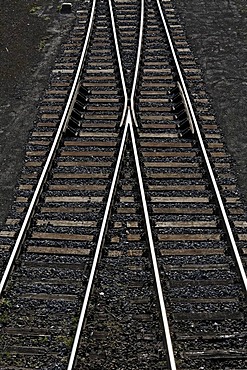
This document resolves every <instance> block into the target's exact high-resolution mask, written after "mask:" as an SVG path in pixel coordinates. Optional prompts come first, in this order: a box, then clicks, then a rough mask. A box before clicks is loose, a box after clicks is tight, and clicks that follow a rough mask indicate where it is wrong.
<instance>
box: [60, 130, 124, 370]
mask: <svg viewBox="0 0 247 370" xmlns="http://www.w3.org/2000/svg"><path fill="white" fill-rule="evenodd" d="M127 133H128V126H127V125H125V127H124V131H123V136H122V141H121V145H120V149H119V153H118V158H117V162H116V167H115V170H114V175H113V179H112V183H111V188H110V191H109V195H108V200H107V204H106V208H105V213H104V217H103V221H102V224H101V229H100V233H99V238H98V241H97V246H96V250H95V254H94V259H93V264H92V268H91V272H90V276H89V279H88V283H87V289H86V293H85V296H84V301H83V305H82V308H81V312H80V318H79V321H78V325H77V328H76V334H75V337H74V341H73V345H72V350H71V355H70V359H69V364H68V367H67V370H72V369H73V366H74V364H75V361H76V354H77V350H78V346H79V342H80V337H81V332H82V329H83V325H84V322H85V317H86V311H87V307H88V302H89V298H90V295H91V291H92V288H93V282H94V278H95V274H96V269H97V265H98V262H99V259H100V255H101V251H102V247H103V243H104V239H105V234H106V231H107V227H108V221H109V217H110V211H111V206H112V202H113V198H114V195H115V191H116V187H117V183H118V178H119V173H120V168H121V163H122V159H123V155H124V149H125V145H126V141H127Z"/></svg>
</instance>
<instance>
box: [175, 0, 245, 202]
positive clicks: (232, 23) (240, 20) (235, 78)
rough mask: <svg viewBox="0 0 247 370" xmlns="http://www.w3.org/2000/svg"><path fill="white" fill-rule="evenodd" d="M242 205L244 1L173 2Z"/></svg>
mask: <svg viewBox="0 0 247 370" xmlns="http://www.w3.org/2000/svg"><path fill="white" fill-rule="evenodd" d="M174 1H175V3H176V6H177V9H178V11H179V13H180V15H181V19H182V20H183V22H184V25H185V28H186V32H187V36H188V39H189V42H190V45H191V47H192V49H193V52H194V55H195V56H196V57H197V58H198V62H199V64H200V66H201V67H202V68H203V70H204V78H205V81H206V84H207V89H208V92H209V94H210V95H211V98H212V99H213V106H214V109H215V111H216V114H217V117H218V123H219V124H220V127H221V128H222V131H223V133H224V137H225V142H226V144H227V147H228V149H229V151H230V153H231V154H232V156H233V158H234V160H235V163H236V164H235V169H236V174H237V177H238V182H239V185H240V188H241V192H242V195H243V197H244V199H245V203H246V202H247V181H246V178H247V132H246V130H247V58H246V56H247V27H246V25H247V2H246V0H189V1H187V0H174Z"/></svg>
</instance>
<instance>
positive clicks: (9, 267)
mask: <svg viewBox="0 0 247 370" xmlns="http://www.w3.org/2000/svg"><path fill="white" fill-rule="evenodd" d="M96 1H97V0H93V3H92V9H91V15H90V20H89V25H88V30H87V34H86V38H85V42H84V46H83V49H82V52H81V56H80V60H79V64H78V67H77V71H76V75H75V79H74V82H73V85H72V88H71V91H70V94H69V97H68V101H67V103H66V107H65V109H64V113H63V115H62V118H61V121H60V123H59V126H58V129H57V132H56V135H55V138H54V141H53V144H52V146H51V149H50V152H49V154H48V157H47V159H46V162H45V165H44V168H43V170H42V172H41V175H40V178H39V180H38V183H37V185H36V188H35V191H34V194H33V196H32V199H31V202H30V205H29V207H28V210H27V213H26V215H25V218H24V220H23V223H22V226H21V229H20V231H19V233H18V236H17V239H16V242H15V245H14V247H13V250H12V252H11V255H10V258H9V261H8V264H7V266H6V268H5V270H4V273H3V276H2V278H1V282H0V297H1V295H2V293H3V290H4V287H5V285H6V283H7V281H8V278H9V274H10V272H11V270H12V268H13V265H14V262H15V260H16V257H17V256H18V254H19V252H20V250H21V246H22V244H23V242H24V240H25V236H26V233H27V230H28V228H29V225H30V222H31V219H32V217H33V214H34V210H35V207H36V205H37V203H38V201H39V197H40V194H41V192H42V189H43V186H44V183H45V181H46V179H47V176H48V173H49V171H50V168H51V165H52V162H53V160H54V157H55V155H56V151H57V149H58V146H59V143H60V140H61V137H62V134H63V132H64V130H65V128H66V125H67V122H68V118H69V114H70V113H71V110H72V108H73V103H74V100H75V98H76V93H77V91H78V88H79V82H80V77H81V73H82V67H83V64H84V61H85V56H86V52H87V48H88V44H89V39H90V36H91V32H92V25H93V20H94V15H95V6H96Z"/></svg>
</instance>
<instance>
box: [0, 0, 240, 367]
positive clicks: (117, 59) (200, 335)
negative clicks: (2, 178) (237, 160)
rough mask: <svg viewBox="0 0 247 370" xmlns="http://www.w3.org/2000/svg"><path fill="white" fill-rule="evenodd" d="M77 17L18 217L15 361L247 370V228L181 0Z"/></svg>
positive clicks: (121, 3) (4, 344) (3, 360)
mask: <svg viewBox="0 0 247 370" xmlns="http://www.w3.org/2000/svg"><path fill="white" fill-rule="evenodd" d="M77 17H78V21H77V24H76V25H75V27H74V29H73V31H72V34H71V39H70V40H69V41H68V43H66V44H65V49H64V54H63V55H62V57H61V58H60V60H59V61H57V62H56V68H55V69H54V71H53V76H52V78H51V84H50V86H49V88H48V89H47V91H46V93H45V98H44V101H43V102H42V104H41V107H40V117H39V120H38V123H37V126H36V127H35V128H34V131H33V132H32V134H31V138H30V141H29V143H28V149H27V157H26V162H25V166H24V168H23V172H22V174H21V177H20V183H19V185H18V186H19V188H18V191H17V197H16V201H15V203H14V205H13V210H12V216H10V217H9V219H8V220H7V223H6V231H5V235H4V237H5V239H6V242H5V244H6V245H7V246H8V248H9V250H10V253H9V259H8V261H7V262H6V267H5V268H4V270H3V276H2V279H1V283H0V296H1V300H0V315H1V330H2V339H0V347H1V348H2V349H1V351H0V367H1V369H3V370H7V369H8V370H17V369H20V370H21V369H23V368H29V369H31V368H38V369H44V368H45V369H47V370H52V369H56V368H59V369H61V370H65V369H67V370H73V369H76V370H81V369H83V370H84V369H95V368H102V369H119V368H121V369H133V370H134V369H142V370H146V369H157V370H158V369H164V370H179V369H181V370H186V369H190V370H198V369H207V370H217V369H218V370H223V369H225V370H226V369H228V368H231V369H234V370H242V369H244V368H246V366H247V354H246V350H245V349H244V343H245V341H246V333H247V326H246V318H245V314H244V308H245V298H246V290H247V278H246V271H245V265H244V264H243V261H242V258H241V253H242V250H241V248H245V247H243V243H244V242H245V241H246V240H247V231H246V230H247V224H246V221H245V218H244V212H243V210H242V208H241V205H240V201H239V198H238V196H237V189H236V184H235V180H234V179H233V177H232V172H231V165H230V157H229V155H228V154H227V152H226V151H225V149H224V145H223V143H222V138H221V135H220V131H219V129H218V127H217V124H216V122H215V119H214V116H213V113H212V112H211V106H210V104H209V101H208V98H207V95H206V93H205V90H204V85H203V81H202V79H201V74H200V70H199V68H198V66H197V65H196V63H195V62H194V58H193V55H192V53H191V52H190V49H189V46H188V44H187V41H186V38H185V36H184V34H183V31H182V27H181V25H180V24H179V20H178V19H177V16H176V12H175V9H174V7H173V5H172V1H167V0H163V1H160V0H134V1H133V0H108V1H106V0H91V1H90V2H86V3H85V4H83V5H82V10H80V11H79V12H78V14H77ZM82 40H83V46H82V45H81V43H82ZM75 66H77V67H75ZM1 235H3V234H0V238H2V236H1ZM1 240H3V238H2V239H1ZM2 244H3V245H4V246H5V244H4V242H2ZM10 245H13V247H12V248H11V247H10Z"/></svg>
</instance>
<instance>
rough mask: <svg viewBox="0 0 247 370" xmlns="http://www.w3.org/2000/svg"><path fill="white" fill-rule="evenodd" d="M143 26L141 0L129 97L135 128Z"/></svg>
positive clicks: (142, 3)
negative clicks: (133, 72)
mask: <svg viewBox="0 0 247 370" xmlns="http://www.w3.org/2000/svg"><path fill="white" fill-rule="evenodd" d="M143 24H144V0H141V20H140V32H139V41H138V50H137V57H136V65H135V74H134V79H133V85H132V90H131V95H130V109H131V114H132V117H133V121H134V123H135V126H136V127H138V123H137V119H136V113H135V102H134V99H135V93H136V85H137V78H138V74H139V67H140V60H141V51H142V39H143Z"/></svg>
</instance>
